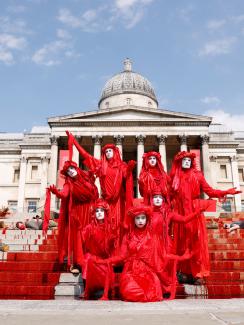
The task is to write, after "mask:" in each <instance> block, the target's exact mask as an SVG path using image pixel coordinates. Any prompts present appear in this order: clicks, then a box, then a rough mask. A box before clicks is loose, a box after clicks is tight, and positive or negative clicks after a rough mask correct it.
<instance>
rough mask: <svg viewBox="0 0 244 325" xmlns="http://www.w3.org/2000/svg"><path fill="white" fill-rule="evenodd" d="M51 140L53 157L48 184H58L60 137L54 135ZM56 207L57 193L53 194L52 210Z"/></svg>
mask: <svg viewBox="0 0 244 325" xmlns="http://www.w3.org/2000/svg"><path fill="white" fill-rule="evenodd" d="M50 141H51V159H50V164H49V170H48V184H49V185H52V184H54V185H56V184H57V175H58V137H57V136H55V135H53V136H52V137H51V138H50ZM55 209H56V197H55V195H52V196H51V210H55Z"/></svg>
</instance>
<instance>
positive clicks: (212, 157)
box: [209, 155, 218, 162]
mask: <svg viewBox="0 0 244 325" xmlns="http://www.w3.org/2000/svg"><path fill="white" fill-rule="evenodd" d="M217 159H218V156H214V155H212V156H210V157H209V160H210V161H213V162H216V161H217Z"/></svg>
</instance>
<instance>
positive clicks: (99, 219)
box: [96, 208, 104, 221]
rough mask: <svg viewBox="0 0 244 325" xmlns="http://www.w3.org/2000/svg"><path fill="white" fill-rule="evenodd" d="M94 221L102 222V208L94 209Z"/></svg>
mask: <svg viewBox="0 0 244 325" xmlns="http://www.w3.org/2000/svg"><path fill="white" fill-rule="evenodd" d="M96 219H97V220H98V221H102V220H104V209H103V208H96Z"/></svg>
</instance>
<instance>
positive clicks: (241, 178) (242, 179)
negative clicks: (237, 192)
mask: <svg viewBox="0 0 244 325" xmlns="http://www.w3.org/2000/svg"><path fill="white" fill-rule="evenodd" d="M238 174H239V181H240V182H244V173H243V168H238Z"/></svg>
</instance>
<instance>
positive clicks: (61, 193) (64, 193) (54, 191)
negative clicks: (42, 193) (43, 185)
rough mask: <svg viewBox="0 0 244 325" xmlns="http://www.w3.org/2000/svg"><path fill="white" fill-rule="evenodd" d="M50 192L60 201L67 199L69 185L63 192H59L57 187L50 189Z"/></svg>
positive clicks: (66, 185)
mask: <svg viewBox="0 0 244 325" xmlns="http://www.w3.org/2000/svg"><path fill="white" fill-rule="evenodd" d="M49 189H50V191H51V192H52V193H53V194H55V195H56V196H57V197H58V198H59V199H65V198H67V197H68V195H69V185H68V184H67V183H66V184H64V187H63V188H62V190H58V189H57V187H56V186H55V185H51V186H50V187H49Z"/></svg>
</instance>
